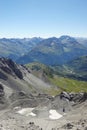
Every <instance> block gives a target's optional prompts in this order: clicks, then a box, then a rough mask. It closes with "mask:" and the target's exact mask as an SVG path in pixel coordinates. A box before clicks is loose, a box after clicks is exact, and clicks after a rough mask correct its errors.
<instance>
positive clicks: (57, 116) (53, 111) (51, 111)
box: [49, 110, 62, 120]
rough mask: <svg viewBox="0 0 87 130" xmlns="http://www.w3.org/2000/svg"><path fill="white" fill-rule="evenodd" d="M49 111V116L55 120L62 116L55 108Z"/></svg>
mask: <svg viewBox="0 0 87 130" xmlns="http://www.w3.org/2000/svg"><path fill="white" fill-rule="evenodd" d="M49 113H50V115H49V118H50V119H52V120H57V119H59V118H61V117H62V115H61V114H59V113H58V112H57V111H56V110H50V111H49Z"/></svg>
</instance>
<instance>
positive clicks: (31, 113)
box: [17, 108, 36, 116]
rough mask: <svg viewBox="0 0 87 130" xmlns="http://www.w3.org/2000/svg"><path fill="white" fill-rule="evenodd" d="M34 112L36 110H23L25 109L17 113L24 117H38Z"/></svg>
mask: <svg viewBox="0 0 87 130" xmlns="http://www.w3.org/2000/svg"><path fill="white" fill-rule="evenodd" d="M33 110H34V108H23V109H21V110H19V111H17V113H19V114H21V115H24V116H29V115H31V116H36V114H35V113H33V112H32V111H33Z"/></svg>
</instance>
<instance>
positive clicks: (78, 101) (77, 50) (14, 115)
mask: <svg viewBox="0 0 87 130" xmlns="http://www.w3.org/2000/svg"><path fill="white" fill-rule="evenodd" d="M68 129H71V130H87V38H74V37H70V36H67V35H64V36H61V37H59V38H56V37H51V38H47V39H45V38H40V37H34V38H23V39H20V38H11V39H10V38H9V39H7V38H2V39H0V130H68Z"/></svg>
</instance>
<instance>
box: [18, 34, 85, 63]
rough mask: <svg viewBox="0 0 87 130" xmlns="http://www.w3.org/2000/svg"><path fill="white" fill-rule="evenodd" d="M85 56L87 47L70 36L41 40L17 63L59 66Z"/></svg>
mask: <svg viewBox="0 0 87 130" xmlns="http://www.w3.org/2000/svg"><path fill="white" fill-rule="evenodd" d="M85 55H87V47H85V46H84V45H83V44H80V43H79V42H78V41H77V40H76V39H75V38H72V37H70V36H61V37H60V38H56V37H52V38H48V39H44V40H42V41H41V42H40V43H39V44H38V45H37V46H36V47H34V48H33V49H32V50H30V51H29V52H28V53H27V54H26V55H24V56H22V57H20V58H19V59H18V60H17V63H21V64H26V63H29V62H41V63H43V64H46V65H61V64H65V63H67V62H69V61H71V60H73V59H75V58H78V57H80V56H85Z"/></svg>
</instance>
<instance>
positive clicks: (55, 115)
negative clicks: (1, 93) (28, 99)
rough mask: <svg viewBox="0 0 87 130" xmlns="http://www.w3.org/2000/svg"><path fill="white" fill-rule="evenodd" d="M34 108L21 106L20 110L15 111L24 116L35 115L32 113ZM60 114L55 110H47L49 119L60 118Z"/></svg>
mask: <svg viewBox="0 0 87 130" xmlns="http://www.w3.org/2000/svg"><path fill="white" fill-rule="evenodd" d="M34 109H35V108H22V109H21V110H19V111H17V113H19V114H21V115H24V116H33V117H35V116H36V114H35V113H33V112H32V111H33V110H34ZM61 117H62V115H61V114H59V113H58V112H57V111H56V110H54V109H53V110H49V117H48V118H49V119H51V120H57V119H59V118H61Z"/></svg>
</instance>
